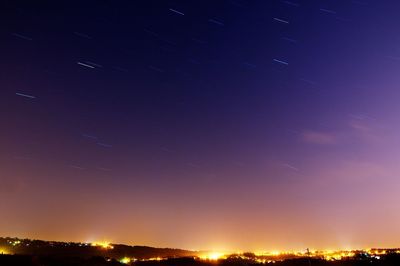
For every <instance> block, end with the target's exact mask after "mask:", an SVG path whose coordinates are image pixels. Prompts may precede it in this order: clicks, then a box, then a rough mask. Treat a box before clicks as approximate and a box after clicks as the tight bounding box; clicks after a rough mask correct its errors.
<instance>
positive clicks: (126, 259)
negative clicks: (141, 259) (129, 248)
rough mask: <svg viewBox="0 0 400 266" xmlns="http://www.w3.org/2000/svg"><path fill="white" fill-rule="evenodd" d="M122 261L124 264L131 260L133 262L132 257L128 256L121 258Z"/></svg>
mask: <svg viewBox="0 0 400 266" xmlns="http://www.w3.org/2000/svg"><path fill="white" fill-rule="evenodd" d="M120 262H121V263H123V264H128V263H129V262H131V259H130V258H128V257H123V258H122V259H121V260H120Z"/></svg>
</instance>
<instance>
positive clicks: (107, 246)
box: [91, 241, 114, 249]
mask: <svg viewBox="0 0 400 266" xmlns="http://www.w3.org/2000/svg"><path fill="white" fill-rule="evenodd" d="M91 245H92V246H93V247H101V248H103V249H113V248H114V246H112V245H111V244H110V243H109V242H107V241H101V242H93V243H91Z"/></svg>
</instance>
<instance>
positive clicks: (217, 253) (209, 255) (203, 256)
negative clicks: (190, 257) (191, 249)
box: [200, 252, 225, 260]
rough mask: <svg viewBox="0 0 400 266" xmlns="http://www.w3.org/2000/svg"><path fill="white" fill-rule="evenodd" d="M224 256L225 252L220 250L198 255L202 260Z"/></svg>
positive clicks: (217, 258)
mask: <svg viewBox="0 0 400 266" xmlns="http://www.w3.org/2000/svg"><path fill="white" fill-rule="evenodd" d="M224 257H225V254H223V253H221V252H211V253H208V254H205V255H202V256H200V259H204V260H219V259H222V258H224Z"/></svg>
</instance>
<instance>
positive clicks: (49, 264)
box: [0, 254, 400, 266]
mask: <svg viewBox="0 0 400 266" xmlns="http://www.w3.org/2000/svg"><path fill="white" fill-rule="evenodd" d="M0 265H1V266H17V265H18V266H19V265H21V266H22V265H23V266H39V265H40V266H111V265H119V266H123V265H131V266H132V265H135V266H263V265H271V266H272V265H274V266H310V265H311V266H353V265H357V266H367V265H368V266H399V265H400V255H398V254H390V255H386V256H384V257H382V258H381V259H379V260H376V259H374V260H372V259H368V258H353V259H346V260H341V261H326V260H322V259H311V260H308V259H307V258H302V259H292V260H284V261H276V262H270V263H258V262H255V261H252V260H245V259H236V258H235V259H223V260H219V261H204V260H199V259H195V258H174V259H166V260H161V261H136V262H132V263H127V264H123V263H121V262H119V261H117V260H115V259H107V258H103V257H92V258H81V257H70V256H68V257H61V256H51V257H50V256H40V257H39V256H30V255H0Z"/></svg>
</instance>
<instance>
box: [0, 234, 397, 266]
mask: <svg viewBox="0 0 400 266" xmlns="http://www.w3.org/2000/svg"><path fill="white" fill-rule="evenodd" d="M138 247H140V248H142V249H148V250H147V251H145V252H144V251H143V250H142V251H141V252H140V255H137V254H136V253H137V250H135V248H138ZM32 250H35V252H36V254H38V253H39V254H41V253H44V254H52V253H53V252H55V250H57V252H56V253H57V254H64V255H70V254H69V252H70V250H74V254H73V255H74V256H75V255H80V256H83V257H85V256H102V257H104V258H105V259H106V260H107V261H111V260H113V261H118V262H120V263H122V264H129V265H131V264H132V265H133V264H135V263H139V262H152V261H154V262H156V261H167V260H171V259H179V258H191V259H193V260H195V261H196V260H199V261H206V262H207V261H208V262H218V261H247V262H253V263H259V264H268V263H276V262H279V261H287V260H294V259H313V260H323V261H343V260H347V261H349V260H368V261H374V260H381V259H382V258H385V256H388V255H396V254H400V249H393V248H391V249H381V248H370V249H363V250H308V249H305V250H303V251H269V252H267V251H265V252H260V251H257V252H234V253H222V252H216V251H185V250H176V249H157V248H151V247H143V246H126V245H120V244H112V243H109V242H107V241H99V242H92V243H88V242H82V243H76V242H56V241H41V240H29V239H18V238H0V254H1V255H29V254H31V252H32ZM129 252H130V253H129ZM122 254H124V255H122Z"/></svg>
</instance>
